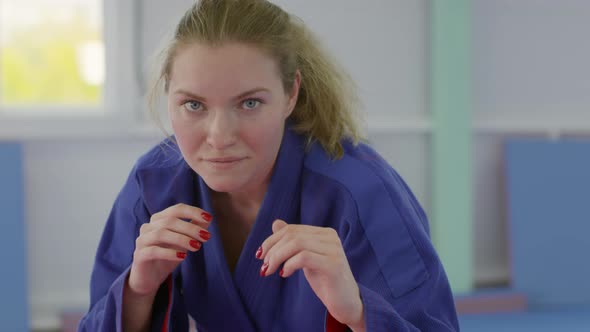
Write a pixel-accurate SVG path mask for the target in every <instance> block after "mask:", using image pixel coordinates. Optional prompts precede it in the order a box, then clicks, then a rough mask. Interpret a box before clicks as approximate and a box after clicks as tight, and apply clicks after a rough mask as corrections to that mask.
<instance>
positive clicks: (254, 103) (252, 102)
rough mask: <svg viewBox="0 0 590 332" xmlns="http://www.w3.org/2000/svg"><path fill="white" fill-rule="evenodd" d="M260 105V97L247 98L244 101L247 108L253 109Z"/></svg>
mask: <svg viewBox="0 0 590 332" xmlns="http://www.w3.org/2000/svg"><path fill="white" fill-rule="evenodd" d="M258 105H260V100H258V99H246V100H245V101H244V102H243V103H242V106H243V107H244V108H245V109H247V110H253V109H255V108H256V107H258Z"/></svg>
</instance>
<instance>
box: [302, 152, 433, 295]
mask: <svg viewBox="0 0 590 332" xmlns="http://www.w3.org/2000/svg"><path fill="white" fill-rule="evenodd" d="M344 148H345V152H344V156H343V157H342V158H341V159H338V160H332V159H331V158H330V157H329V156H328V155H327V154H326V153H325V152H324V151H323V149H321V148H320V147H318V146H314V147H312V149H311V150H310V151H309V153H308V155H307V157H306V161H305V170H306V171H307V172H308V173H311V174H313V176H312V177H311V178H313V181H311V182H313V185H307V187H312V186H313V187H320V191H324V192H322V193H321V194H315V193H314V195H316V196H318V198H317V199H318V200H324V201H325V199H323V197H333V196H337V199H334V200H333V202H334V204H335V205H334V206H337V207H338V208H340V207H342V206H344V207H345V208H346V209H347V210H348V211H349V212H347V213H346V217H345V218H346V219H347V224H348V225H349V227H350V231H349V232H348V233H347V234H345V235H344V236H342V235H341V237H342V240H343V245H344V246H345V250H349V253H355V252H363V253H372V254H369V256H370V257H373V258H374V260H375V262H376V263H375V264H377V266H378V267H379V269H378V270H379V271H380V273H381V274H382V276H383V278H384V282H386V283H387V284H388V285H389V288H390V289H391V292H392V294H393V296H394V297H398V296H402V295H403V294H405V293H407V292H408V291H410V290H411V289H414V288H415V287H417V286H418V285H420V284H422V282H424V281H425V280H427V279H428V276H429V273H428V271H427V268H426V266H427V262H430V261H431V260H432V258H433V257H435V255H434V254H433V249H432V248H431V246H430V240H429V236H428V223H427V220H426V216H425V214H424V212H423V210H422V208H421V207H420V205H419V203H418V202H417V200H416V198H415V197H414V195H413V194H412V192H411V191H410V189H409V188H408V186H407V185H406V184H405V182H404V181H403V180H402V178H401V177H400V176H399V174H398V173H397V172H396V171H395V170H394V169H393V167H391V166H390V165H389V164H388V163H387V162H386V161H385V160H384V159H383V158H382V157H381V156H380V155H379V154H378V153H377V152H376V151H375V150H374V149H373V148H371V147H370V146H369V145H367V144H358V145H352V144H350V143H346V144H345V145H344ZM304 185H305V183H304ZM308 191H310V190H308ZM333 192H339V193H338V194H337V195H334V194H333ZM344 192H345V193H346V194H343V193H344ZM342 201H345V203H342ZM359 248H361V249H359ZM371 255H372V256H371ZM351 257H352V256H351ZM367 257H368V256H366V255H365V256H363V258H362V259H361V258H358V259H357V260H355V261H354V262H353V263H355V262H356V263H355V264H356V265H354V264H353V265H354V266H355V267H354V269H355V270H356V271H357V272H358V271H367V269H368V268H367V265H363V264H365V263H362V262H363V261H365V260H366V259H367ZM425 258H426V259H425ZM351 266H352V265H351ZM399 266H404V269H405V272H404V275H403V276H402V275H400V274H399V270H398V269H399ZM369 270H370V269H369ZM373 270H374V269H373ZM373 277H375V276H371V277H367V276H365V279H363V280H365V281H367V280H369V281H368V282H371V281H370V280H374V278H373Z"/></svg>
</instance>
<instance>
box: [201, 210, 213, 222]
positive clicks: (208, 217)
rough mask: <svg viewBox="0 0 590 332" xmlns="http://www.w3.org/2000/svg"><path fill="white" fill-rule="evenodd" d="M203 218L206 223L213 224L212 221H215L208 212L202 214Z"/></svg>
mask: <svg viewBox="0 0 590 332" xmlns="http://www.w3.org/2000/svg"><path fill="white" fill-rule="evenodd" d="M201 217H203V219H205V221H206V222H211V220H213V216H211V215H210V214H209V213H207V212H203V213H201Z"/></svg>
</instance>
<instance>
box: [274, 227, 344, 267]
mask: <svg viewBox="0 0 590 332" xmlns="http://www.w3.org/2000/svg"><path fill="white" fill-rule="evenodd" d="M337 249H338V248H337V247H336V248H334V245H330V244H326V243H324V242H320V241H318V236H315V237H309V236H307V234H300V235H299V236H298V237H295V238H292V239H290V240H288V241H279V242H278V243H277V244H275V245H274V246H273V247H272V248H271V249H270V250H269V251H268V252H267V255H266V258H265V259H264V262H265V263H266V267H265V271H264V275H271V274H273V273H275V272H276V271H277V269H279V268H280V266H281V264H283V263H284V262H285V261H287V260H288V259H289V258H291V257H293V256H295V255H296V254H298V253H299V252H302V251H310V252H314V253H316V254H320V255H325V256H329V255H337V254H338V250H337Z"/></svg>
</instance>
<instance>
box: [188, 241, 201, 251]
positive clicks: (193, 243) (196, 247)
mask: <svg viewBox="0 0 590 332" xmlns="http://www.w3.org/2000/svg"><path fill="white" fill-rule="evenodd" d="M190 245H191V247H193V248H195V249H200V248H201V242H199V241H197V240H191V242H190Z"/></svg>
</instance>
